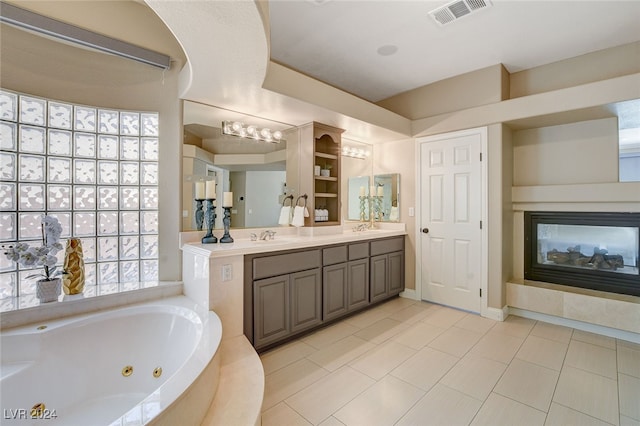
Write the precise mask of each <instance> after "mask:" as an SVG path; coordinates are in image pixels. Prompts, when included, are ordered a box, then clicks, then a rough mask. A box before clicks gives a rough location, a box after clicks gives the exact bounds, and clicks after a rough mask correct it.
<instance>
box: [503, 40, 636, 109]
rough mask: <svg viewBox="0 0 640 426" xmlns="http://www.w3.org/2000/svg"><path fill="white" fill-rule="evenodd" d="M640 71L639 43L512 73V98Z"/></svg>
mask: <svg viewBox="0 0 640 426" xmlns="http://www.w3.org/2000/svg"><path fill="white" fill-rule="evenodd" d="M638 72H640V42H636V43H629V44H625V45H623V46H618V47H614V48H611V49H605V50H599V51H597V52H593V53H588V54H586V55H581V56H577V57H575V58H571V59H566V60H564V61H559V62H554V63H552V64H547V65H542V66H539V67H535V68H531V69H529V70H525V71H520V72H516V73H513V74H511V77H510V87H511V91H510V95H509V97H511V98H518V97H521V96H527V95H532V94H534V93H541V92H548V91H551V90H558V89H561V88H563V87H571V86H578V85H580V84H585V83H592V82H594V81H600V80H607V79H610V78H614V77H620V76H623V75H629V74H634V73H638Z"/></svg>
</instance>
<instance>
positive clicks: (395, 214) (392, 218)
mask: <svg viewBox="0 0 640 426" xmlns="http://www.w3.org/2000/svg"><path fill="white" fill-rule="evenodd" d="M389 220H390V221H391V222H395V221H397V220H398V208H397V207H391V213H389Z"/></svg>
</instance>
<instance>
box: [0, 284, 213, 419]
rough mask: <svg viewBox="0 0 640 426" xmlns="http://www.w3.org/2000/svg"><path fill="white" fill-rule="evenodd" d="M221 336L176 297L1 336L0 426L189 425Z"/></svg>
mask: <svg viewBox="0 0 640 426" xmlns="http://www.w3.org/2000/svg"><path fill="white" fill-rule="evenodd" d="M41 325H42V326H46V328H44V329H42V327H40V329H39V326H41ZM221 336H222V326H221V323H220V319H219V318H218V316H217V315H216V314H215V313H213V312H207V311H204V310H202V309H201V308H199V307H198V306H197V305H196V304H195V303H194V302H192V301H191V300H190V299H188V298H186V297H184V296H180V297H172V298H168V299H162V300H158V301H153V302H148V303H144V304H139V305H132V306H130V307H124V308H118V309H113V310H109V311H102V312H97V313H93V314H86V315H80V316H76V317H70V318H65V319H61V320H56V321H49V322H45V323H43V324H33V325H30V326H23V327H17V328H13V329H10V330H7V331H3V332H2V334H1V336H0V338H1V341H0V345H1V346H0V347H1V364H0V373H1V379H0V407H1V412H0V416H2V417H0V423H2V424H3V425H4V424H13V423H15V424H20V425H27V424H39V425H42V424H45V423H46V424H61V425H83V426H86V425H138V424H140V425H141V424H149V423H150V424H180V425H189V424H194V425H195V424H199V423H200V421H201V420H202V418H203V417H204V415H205V414H206V411H207V409H208V407H209V405H210V403H211V401H212V399H213V397H214V396H215V392H216V390H217V382H218V371H219V368H220V360H219V358H220V356H219V355H217V354H218V353H219V351H218V346H219V344H220V340H221ZM129 366H130V367H133V370H132V373H131V374H130V375H128V376H125V375H124V374H123V373H127V371H126V369H127V368H128V367H129ZM158 367H160V368H162V373H161V375H160V376H159V377H154V370H156V375H157V372H158V371H157V368H158ZM123 370H124V371H123ZM38 403H43V404H44V406H45V408H44V410H41V412H40V413H33V414H36V415H37V416H39V417H40V418H35V419H33V418H32V413H31V410H32V407H34V405H36V404H38ZM54 415H55V417H54ZM43 418H44V419H49V420H47V421H43V420H42V419H43ZM178 419H179V421H178ZM176 421H178V422H177V423H176Z"/></svg>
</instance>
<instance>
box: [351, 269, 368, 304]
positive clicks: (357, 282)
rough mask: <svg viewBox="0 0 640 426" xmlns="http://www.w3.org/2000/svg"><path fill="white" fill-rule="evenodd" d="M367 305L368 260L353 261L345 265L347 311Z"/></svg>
mask: <svg viewBox="0 0 640 426" xmlns="http://www.w3.org/2000/svg"><path fill="white" fill-rule="evenodd" d="M368 304H369V259H360V260H353V261H351V262H349V263H348V265H347V310H349V311H353V310H356V309H360V308H363V307H365V306H367V305H368Z"/></svg>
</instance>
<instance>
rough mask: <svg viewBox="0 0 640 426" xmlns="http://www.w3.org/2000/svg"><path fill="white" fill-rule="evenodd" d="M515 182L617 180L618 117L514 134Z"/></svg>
mask: <svg viewBox="0 0 640 426" xmlns="http://www.w3.org/2000/svg"><path fill="white" fill-rule="evenodd" d="M513 181H514V184H515V185H519V186H522V185H557V184H572V183H602V182H617V181H618V120H617V119H616V118H605V119H601V120H590V121H582V122H579V123H572V124H565V125H560V126H550V127H539V128H534V129H527V130H520V131H516V132H514V133H513Z"/></svg>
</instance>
